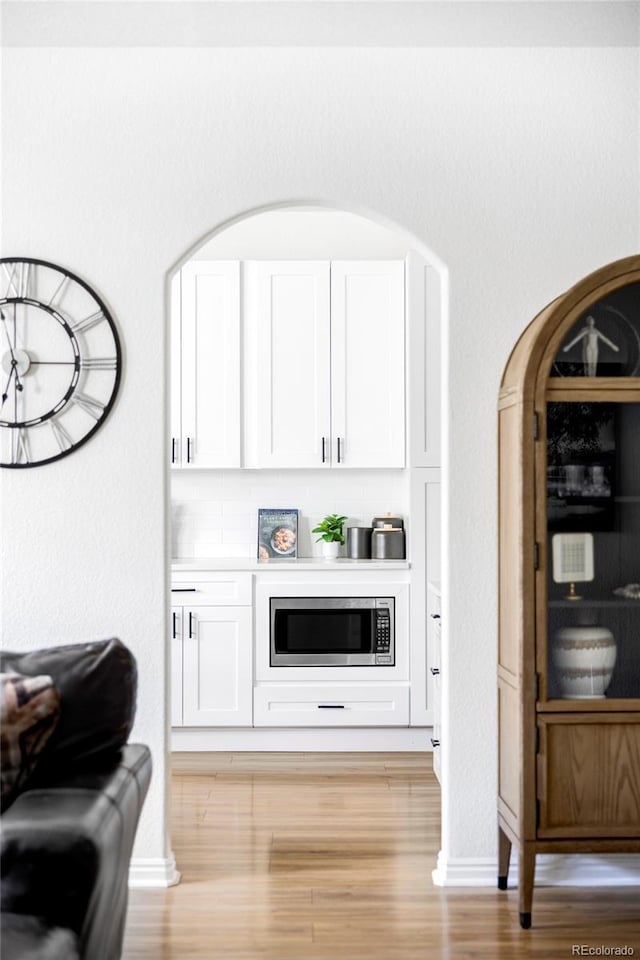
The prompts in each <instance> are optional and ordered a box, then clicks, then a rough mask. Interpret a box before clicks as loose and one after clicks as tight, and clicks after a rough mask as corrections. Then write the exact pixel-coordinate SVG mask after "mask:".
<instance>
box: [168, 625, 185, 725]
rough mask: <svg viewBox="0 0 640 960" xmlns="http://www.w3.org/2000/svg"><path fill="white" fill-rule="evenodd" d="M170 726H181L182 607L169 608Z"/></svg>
mask: <svg viewBox="0 0 640 960" xmlns="http://www.w3.org/2000/svg"><path fill="white" fill-rule="evenodd" d="M169 649H170V650H171V726H172V727H181V726H182V607H172V608H171V645H170V648H169Z"/></svg>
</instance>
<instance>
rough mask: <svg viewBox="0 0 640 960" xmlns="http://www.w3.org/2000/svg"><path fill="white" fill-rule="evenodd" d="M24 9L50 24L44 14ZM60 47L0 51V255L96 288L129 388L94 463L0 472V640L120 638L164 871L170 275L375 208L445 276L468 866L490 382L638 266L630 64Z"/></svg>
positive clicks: (477, 779)
mask: <svg viewBox="0 0 640 960" xmlns="http://www.w3.org/2000/svg"><path fill="white" fill-rule="evenodd" d="M7 6H9V5H7ZM27 6H28V7H30V6H32V5H27ZM36 6H37V5H36ZM42 6H43V7H49V8H51V15H52V16H54V15H55V9H54V8H56V7H57V6H58V5H55V4H53V5H47V4H43V5H42ZM62 6H63V7H65V8H66V9H67V11H68V10H69V8H72V7H74V6H78V7H82V6H83V5H82V4H77V5H76V4H68V5H65V4H62ZM96 6H97V7H100V8H102V7H104V6H105V5H100V4H98V5H96ZM142 6H144V7H147V8H151V7H152V6H153V5H152V4H150V3H149V4H143V5H142ZM205 6H208V5H205V4H190V5H189V7H190V8H191V12H192V13H193V8H198V7H205ZM352 6H358V5H352ZM383 6H384V5H383ZM393 6H397V4H394V5H393ZM420 6H422V5H420V4H417V5H415V7H420ZM426 6H428V5H426ZM474 6H477V7H480V6H481V5H480V4H474ZM520 6H522V7H523V8H525V7H526V10H527V16H528V17H531V16H532V7H536V6H539V7H544V6H545V4H522V5H520V4H514V5H513V8H512V10H511V12H510V16H509V18H507V20H508V22H509V23H510V24H512V22H513V19H514V17H516V18H517V10H518V8H519V7H520ZM612 6H613V7H615V8H618V7H622V5H620V4H614V5H612ZM592 7H593V8H594V9H596V8H597V12H598V16H600V15H601V12H602V10H601V8H602V5H601V4H597V3H594V4H588V3H587V4H584V5H576V7H575V17H576V18H577V17H580V18H582V17H584V18H588V17H589V16H590V14H589V10H590V8H592ZM362 9H363V13H362V16H364V17H365V18H366V17H367V16H368V13H367V7H366V5H364V4H363V5H362ZM354 15H355V13H354ZM594 15H595V14H594ZM540 16H541V18H544V10H542V11H541V14H540ZM540 23H541V24H543V21H542V20H541V21H540ZM635 23H636V25H637V21H635ZM509 29H511V26H510V27H509ZM543 33H544V30H543ZM600 35H601V36H606V31H605V33H604V34H603V33H602V31H601V32H600ZM49 36H50V37H51V36H52V34H51V33H50V34H49ZM356 36H357V33H356ZM10 40H11V43H15V33H14V34H12V35H11V38H10ZM23 42H28V41H26V40H25V39H24V38H23ZM42 42H50V43H51V42H53V41H52V40H51V39H47V38H46V37H45V38H43V41H42ZM76 42H78V44H79V45H76V46H69V47H64V48H63V47H46V46H42V47H37V48H32V49H30V48H28V47H27V46H22V47H18V46H11V47H8V48H7V49H6V50H5V51H4V56H3V78H2V79H3V91H2V93H3V105H2V111H3V123H4V127H5V131H4V139H3V158H2V169H3V194H2V201H3V217H2V230H3V237H2V240H3V249H4V253H5V255H6V254H13V255H16V254H20V255H27V256H28V255H31V256H37V257H41V258H43V259H51V260H53V261H57V262H59V263H61V264H64V265H66V266H68V267H70V268H71V269H72V270H74V271H75V272H76V273H78V274H80V275H81V276H82V277H84V278H85V279H86V280H88V281H89V282H90V283H92V284H94V285H95V286H96V288H97V290H98V291H99V292H100V294H101V295H102V296H103V297H104V298H105V300H106V301H107V303H108V305H109V306H110V307H111V308H112V310H113V313H114V315H115V317H116V318H117V322H118V325H119V329H120V332H121V335H122V340H123V343H124V350H125V372H124V378H123V382H122V386H121V392H120V397H119V400H118V403H117V404H116V406H115V408H114V410H113V411H112V413H111V415H110V417H109V419H108V421H107V423H106V424H105V425H104V427H103V428H102V429H101V430H100V431H99V432H98V434H97V435H96V437H95V438H94V439H93V440H92V441H91V442H90V443H88V444H87V445H86V446H85V447H83V448H82V449H81V450H80V451H78V452H76V453H75V454H73V455H72V456H70V457H67V458H66V459H64V460H62V461H60V462H59V463H56V464H53V465H50V466H46V467H42V468H39V469H34V470H30V471H3V475H2V511H3V516H2V520H3V538H2V608H3V627H4V643H5V644H6V645H11V646H16V647H17V646H20V647H25V648H26V647H33V646H38V645H41V644H43V643H49V642H53V641H55V640H58V639H64V640H68V641H75V640H78V639H84V638H85V637H87V636H97V635H105V634H113V633H115V634H118V635H120V636H121V637H122V639H123V640H125V641H126V642H127V643H129V644H130V645H131V646H132V648H133V649H134V651H135V652H136V653H137V654H138V656H139V659H140V662H141V665H142V669H141V688H140V703H139V713H138V720H137V723H136V730H135V735H136V737H137V738H139V739H140V740H144V741H146V742H148V743H149V744H150V745H151V747H152V750H153V752H154V758H155V777H154V782H153V784H152V789H151V794H150V797H149V800H148V802H147V805H146V809H145V813H144V818H143V822H142V824H141V829H140V832H139V835H138V840H137V845H136V853H137V856H138V857H142V858H148V859H153V858H163V857H165V856H166V855H167V851H168V847H167V842H166V840H165V816H166V806H165V790H164V777H165V763H164V750H165V744H166V723H164V722H163V716H164V710H163V701H164V696H165V634H166V630H165V628H166V619H167V618H166V598H165V583H166V580H165V577H166V567H165V556H166V555H168V551H167V554H165V533H166V530H167V529H168V525H165V504H166V502H167V498H166V491H165V480H164V476H165V474H164V464H165V445H166V437H165V433H166V431H165V428H164V422H165V413H164V411H165V406H166V397H165V382H166V376H165V372H166V371H165V344H166V335H165V324H166V302H165V301H166V297H165V292H166V276H167V273H168V272H169V271H170V270H171V269H172V268H173V267H174V266H175V264H176V262H177V261H178V260H179V259H180V258H182V257H183V256H185V255H186V254H187V253H188V251H189V250H191V249H192V248H193V247H194V245H195V244H197V243H198V241H199V240H200V238H202V237H204V236H205V235H206V234H208V233H209V231H210V230H211V229H212V227H214V226H215V225H217V224H222V223H223V222H225V221H226V220H228V219H230V218H233V217H235V216H237V215H238V214H239V213H242V212H243V211H249V210H251V209H252V208H256V207H259V206H262V205H264V204H266V203H270V202H274V201H280V200H290V199H314V198H319V199H325V200H327V201H329V202H332V203H333V204H334V205H335V206H337V207H340V208H342V207H344V208H346V209H352V210H354V211H356V212H358V211H365V212H366V211H377V212H378V213H379V214H380V215H381V217H382V218H385V219H387V220H388V221H391V222H395V223H397V224H400V225H401V226H403V227H404V228H406V229H407V230H409V231H412V232H413V233H414V234H415V236H416V237H418V238H420V239H421V240H423V241H424V242H425V243H426V244H427V245H428V246H429V247H430V248H431V249H432V250H434V251H435V252H436V253H437V254H438V255H439V256H440V257H441V258H442V259H443V260H444V261H445V263H446V264H447V266H448V268H449V279H450V326H449V344H450V356H451V364H450V368H449V369H448V371H447V376H448V385H449V390H450V404H449V409H448V433H449V440H448V451H449V467H450V489H449V493H448V499H447V508H446V509H447V511H448V523H449V534H450V537H449V542H450V554H449V558H448V567H447V569H445V572H444V575H443V580H444V583H445V587H446V588H448V591H449V597H450V603H449V604H448V606H447V607H446V608H445V610H444V615H443V621H444V622H445V625H446V634H445V638H446V641H447V643H448V649H449V657H448V664H447V666H448V670H449V676H450V677H451V678H452V682H451V684H450V688H449V691H448V704H449V724H448V732H447V737H448V741H447V744H446V748H445V753H444V756H443V761H444V764H445V766H446V767H447V776H448V784H449V786H448V790H447V792H446V794H445V796H444V798H443V799H444V838H443V851H444V856H445V863H449V864H454V865H455V864H456V863H462V862H468V861H471V862H484V861H485V860H486V858H489V857H491V856H493V855H494V853H495V793H496V787H495V784H496V760H495V756H496V711H495V663H496V655H495V649H496V468H495V461H496V440H495V437H496V398H497V392H498V384H499V380H500V375H501V372H502V369H503V366H504V364H505V361H506V358H507V356H508V354H509V351H510V349H511V346H512V344H513V343H514V341H515V340H516V338H517V337H518V335H519V333H520V331H521V330H522V328H523V327H524V326H525V324H526V323H527V322H528V320H529V319H530V318H531V317H532V316H533V314H534V313H536V312H537V311H538V309H539V308H540V307H541V306H542V305H544V304H545V303H547V302H548V301H549V300H550V299H551V298H552V297H554V296H555V295H556V294H558V293H559V292H560V291H562V290H563V289H565V288H566V287H567V286H568V285H569V284H571V283H572V282H574V281H575V280H576V279H578V278H579V277H580V276H582V275H583V274H585V273H586V272H588V271H590V270H592V269H594V268H595V267H597V266H598V265H600V264H602V263H604V262H607V261H609V260H612V259H615V258H617V257H620V256H623V255H627V254H629V253H631V252H633V251H634V250H635V249H636V247H637V244H638V237H639V231H638V181H637V170H638V167H637V150H638V56H637V51H636V50H635V49H634V48H632V47H625V46H617V47H611V48H605V47H598V46H591V47H589V48H579V47H564V48H563V47H560V46H558V47H545V48H530V49H528V48H526V47H519V48H506V47H500V46H485V47H483V48H481V49H472V48H471V47H468V48H463V47H457V48H456V47H448V48H438V47H434V46H427V45H424V46H421V47H418V46H413V47H411V48H409V47H406V48H384V47H367V48H361V49H354V48H339V47H334V48H332V47H322V48H314V47H312V46H306V47H305V48H304V49H294V48H291V47H279V48H275V47H274V48H268V47H254V48H251V49H243V48H240V47H234V48H228V49H225V48H216V47H211V48H202V47H197V46H193V47H191V48H190V49H183V48H164V49H160V48H155V47H153V46H147V47H145V48H144V49H142V48H119V47H115V46H114V47H106V46H102V47H99V46H98V47H90V46H89V45H88V41H83V42H85V43H87V45H85V46H83V45H82V44H81V43H80V41H77V38H76ZM112 42H114V41H112ZM595 42H596V43H597V40H596V41H595ZM614 42H617V41H614ZM620 42H624V40H621V41H620ZM633 42H634V43H637V30H636V31H635V32H634V34H633ZM471 797H473V803H472V804H471V803H470V800H469V798H471Z"/></svg>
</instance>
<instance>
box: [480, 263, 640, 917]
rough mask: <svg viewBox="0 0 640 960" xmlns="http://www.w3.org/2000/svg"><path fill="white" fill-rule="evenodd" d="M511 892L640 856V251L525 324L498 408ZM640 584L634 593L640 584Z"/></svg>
mask: <svg viewBox="0 0 640 960" xmlns="http://www.w3.org/2000/svg"><path fill="white" fill-rule="evenodd" d="M499 501H500V503H499V593H500V605H499V653H498V661H499V664H498V713H499V717H498V724H499V790H498V794H499V795H498V827H499V830H498V836H499V869H498V887H499V888H500V889H502V890H504V889H506V887H507V878H508V872H509V858H510V853H511V847H512V844H516V848H517V850H518V857H519V912H520V924H521V926H522V927H524V928H528V927H530V926H531V905H532V899H533V886H534V873H535V858H536V854H538V853H554V854H555V853H589V852H590V853H594V852H598V853H623V852H640V586H638V582H639V581H640V256H635V257H629V258H627V259H625V260H620V261H617V262H616V263H612V264H609V265H608V266H606V267H603V268H602V269H601V270H598V271H596V272H595V273H593V274H591V275H590V276H588V277H586V278H585V279H584V280H582V281H581V282H580V283H578V284H576V285H575V286H574V287H572V288H571V290H569V291H568V292H567V293H566V294H564V295H563V296H561V297H559V298H558V299H556V300H554V301H553V302H552V303H551V304H549V306H547V307H546V308H545V309H544V310H543V311H542V312H541V313H540V314H539V315H538V316H537V317H536V318H535V319H534V320H533V321H532V323H531V324H530V325H529V326H528V327H527V329H526V330H525V331H524V333H523V334H522V336H521V337H520V339H519V341H518V343H517V344H516V346H515V348H514V350H513V352H512V354H511V357H510V358H509V361H508V363H507V367H506V369H505V373H504V377H503V381H502V388H501V392H500V402H499ZM634 584H635V586H634Z"/></svg>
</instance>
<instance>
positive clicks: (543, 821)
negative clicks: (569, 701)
mask: <svg viewBox="0 0 640 960" xmlns="http://www.w3.org/2000/svg"><path fill="white" fill-rule="evenodd" d="M538 722H539V728H540V752H539V754H538V772H537V776H538V790H537V792H538V801H539V805H540V806H539V809H540V816H539V823H538V836H539V837H541V838H558V839H560V838H563V837H571V838H574V837H577V838H579V837H586V838H593V837H639V836H640V717H638V714H637V713H635V714H632V713H626V714H625V713H609V714H604V713H601V714H595V713H592V714H579V713H573V714H560V715H558V714H556V715H555V716H551V715H550V716H547V717H540V718H539V721H538Z"/></svg>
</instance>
